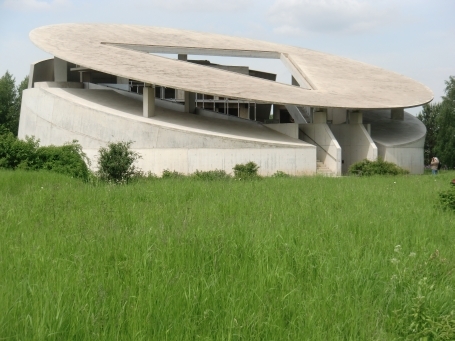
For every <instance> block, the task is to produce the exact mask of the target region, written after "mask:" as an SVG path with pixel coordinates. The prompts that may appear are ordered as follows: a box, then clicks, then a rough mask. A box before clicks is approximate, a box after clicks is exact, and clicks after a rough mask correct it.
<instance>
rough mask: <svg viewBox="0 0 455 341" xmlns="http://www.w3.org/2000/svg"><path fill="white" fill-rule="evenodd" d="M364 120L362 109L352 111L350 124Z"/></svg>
mask: <svg viewBox="0 0 455 341" xmlns="http://www.w3.org/2000/svg"><path fill="white" fill-rule="evenodd" d="M362 122H363V115H362V113H361V112H360V111H358V110H356V111H351V112H350V113H349V124H361V123H362Z"/></svg>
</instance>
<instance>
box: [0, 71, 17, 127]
mask: <svg viewBox="0 0 455 341" xmlns="http://www.w3.org/2000/svg"><path fill="white" fill-rule="evenodd" d="M14 82H15V80H14V77H13V76H12V75H11V74H10V73H9V72H8V71H6V73H5V74H4V75H3V76H2V77H1V78H0V125H3V126H5V127H6V128H8V129H9V124H8V123H9V122H8V120H9V117H10V116H11V114H10V111H11V110H12V108H13V106H14V104H15V103H16V102H17V90H16V86H15V84H14Z"/></svg>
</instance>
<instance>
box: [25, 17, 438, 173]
mask: <svg viewBox="0 0 455 341" xmlns="http://www.w3.org/2000/svg"><path fill="white" fill-rule="evenodd" d="M30 37H31V39H32V41H33V42H34V43H35V44H36V45H38V46H39V47H40V48H42V49H43V50H45V51H47V52H49V53H51V54H53V55H54V56H55V57H54V58H52V59H49V60H45V61H41V62H38V63H35V64H33V65H32V66H31V69H30V81H29V89H28V90H26V91H24V95H23V99H22V101H23V103H22V109H21V118H20V126H19V137H21V138H24V137H25V136H27V135H29V136H30V135H33V136H35V137H36V138H39V139H40V141H41V143H42V144H44V145H48V144H63V143H65V142H69V141H72V140H74V139H76V140H78V141H79V143H80V144H81V145H82V147H83V149H84V151H85V152H86V153H87V155H89V156H90V158H91V159H92V163H93V164H94V165H96V155H97V153H98V149H99V148H100V147H102V146H106V144H107V143H109V142H116V141H133V145H132V147H133V149H134V150H136V151H138V152H139V153H140V154H141V156H142V159H140V160H139V163H138V166H139V167H140V168H142V169H143V170H144V171H151V172H154V173H156V174H161V172H162V171H163V170H164V169H169V170H176V171H178V172H182V173H186V174H189V173H192V172H194V171H196V170H212V169H222V170H225V171H226V172H228V173H230V172H231V171H232V167H234V166H235V164H238V163H245V162H248V161H254V162H256V163H257V164H258V165H259V166H260V168H259V172H260V173H261V174H263V175H271V174H273V173H275V172H276V171H283V172H286V173H289V174H293V175H302V174H315V173H316V170H317V167H318V166H317V165H318V164H319V163H321V164H323V165H324V167H325V168H327V169H329V170H330V171H331V172H332V174H333V175H337V176H338V175H342V174H344V173H346V172H347V170H348V168H349V166H350V165H351V164H352V163H354V162H357V161H360V160H362V159H364V158H367V159H370V160H374V159H376V158H377V157H378V156H381V157H383V158H384V159H385V160H386V161H392V162H395V163H397V164H398V165H400V166H402V167H404V168H407V169H409V170H410V171H411V173H421V172H423V141H424V137H425V127H423V129H422V124H421V123H420V124H419V123H418V122H416V121H418V120H417V119H416V118H415V117H412V116H411V115H409V114H407V113H406V112H405V110H404V108H406V107H412V106H417V105H421V104H424V103H428V102H429V101H431V100H432V98H433V94H432V93H431V91H429V90H428V88H426V87H425V86H423V85H421V84H420V83H417V82H415V81H413V80H411V79H409V78H406V77H404V76H401V75H398V74H395V73H392V72H390V71H386V70H383V69H379V68H377V67H374V66H370V65H367V64H364V63H359V62H356V61H352V60H349V59H346V58H341V57H337V56H332V55H327V54H323V53H320V52H316V51H311V50H306V49H302V48H297V47H292V46H286V45H279V44H273V43H268V42H262V41H254V40H250V39H244V38H235V37H227V36H219V35H214V34H207V33H197V32H189V31H181V30H174V29H164V28H153V27H143V26H131V25H92V24H83V25H79V24H65V25H55V26H46V27H42V28H39V29H36V30H33V31H32V32H31V33H30ZM151 53H175V54H177V59H175V60H173V59H169V58H164V57H161V56H156V55H153V54H151ZM190 55H206V56H212V55H213V56H243V57H256V58H272V59H280V60H281V61H282V62H283V64H284V65H285V66H286V67H287V68H288V69H289V71H290V72H291V74H292V85H286V84H281V83H277V82H275V79H276V75H273V74H270V73H267V72H264V71H257V70H250V69H249V68H248V67H246V66H227V65H218V64H213V63H211V62H210V61H208V60H191V58H190ZM359 74H361V75H362V77H358V75H359ZM271 108H273V110H271ZM271 113H273V117H270V115H271ZM419 122H420V121H419Z"/></svg>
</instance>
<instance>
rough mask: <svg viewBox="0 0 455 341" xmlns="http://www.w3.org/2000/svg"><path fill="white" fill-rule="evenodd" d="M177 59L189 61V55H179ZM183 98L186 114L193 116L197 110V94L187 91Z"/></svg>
mask: <svg viewBox="0 0 455 341" xmlns="http://www.w3.org/2000/svg"><path fill="white" fill-rule="evenodd" d="M177 58H178V60H182V61H188V55H186V54H179V55H177ZM183 97H184V101H185V102H184V103H185V112H188V113H191V114H192V113H193V112H194V110H195V109H196V93H194V92H189V91H185V92H184V95H183Z"/></svg>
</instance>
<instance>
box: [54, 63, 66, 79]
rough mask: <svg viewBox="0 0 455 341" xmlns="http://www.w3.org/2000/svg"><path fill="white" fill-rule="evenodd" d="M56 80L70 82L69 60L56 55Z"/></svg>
mask: <svg viewBox="0 0 455 341" xmlns="http://www.w3.org/2000/svg"><path fill="white" fill-rule="evenodd" d="M54 82H68V62H67V61H66V60H63V59H60V58H57V57H54Z"/></svg>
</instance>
